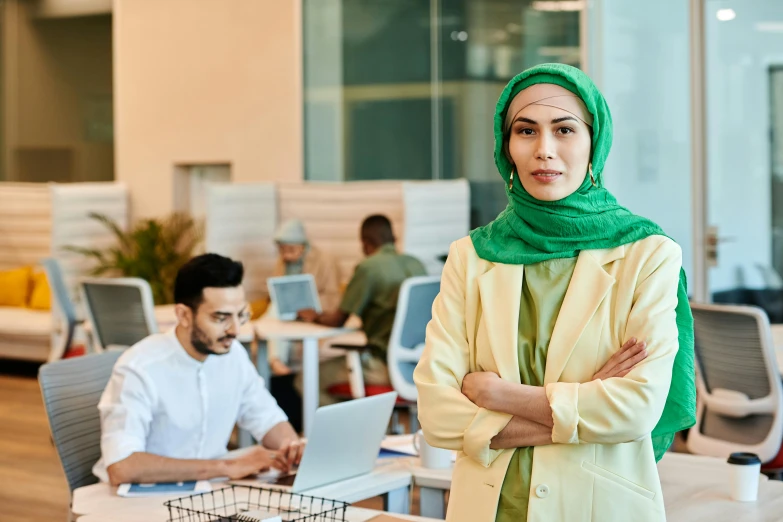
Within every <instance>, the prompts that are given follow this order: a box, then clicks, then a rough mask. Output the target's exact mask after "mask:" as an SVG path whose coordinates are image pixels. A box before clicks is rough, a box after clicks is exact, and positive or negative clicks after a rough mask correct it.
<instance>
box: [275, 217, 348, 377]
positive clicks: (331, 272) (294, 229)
mask: <svg viewBox="0 0 783 522" xmlns="http://www.w3.org/2000/svg"><path fill="white" fill-rule="evenodd" d="M274 240H275V243H276V244H277V249H278V252H279V254H280V256H279V257H278V259H277V264H276V266H275V272H274V276H275V277H280V276H287V275H300V274H312V276H313V278H314V279H315V286H316V288H317V290H318V298H319V299H320V301H321V307H322V308H323V309H325V310H329V309H331V308H332V307H335V306H337V304H338V303H339V301H340V274H339V270H338V267H337V263H336V262H335V260H334V258H332V256H330V255H329V254H327V253H326V252H324V251H322V250H320V249H319V248H317V247H315V246H313V245H311V244H310V241H309V240H308V238H307V233H306V232H305V228H304V225H303V224H302V222H301V221H299V220H298V219H289V220H287V221H285V222H283V223H282V224H281V225H280V226H279V227H278V229H277V231H276V232H275V236H274ZM267 313H273V312H272V310H271V309H269V311H268V312H267ZM267 346H268V350H269V365H270V368H271V370H272V372H273V373H274V374H275V375H286V374H289V373H290V372H291V370H290V368H289V367H288V365H287V363H288V359H289V353H290V348H291V343H290V342H287V341H269V342H268V344H267Z"/></svg>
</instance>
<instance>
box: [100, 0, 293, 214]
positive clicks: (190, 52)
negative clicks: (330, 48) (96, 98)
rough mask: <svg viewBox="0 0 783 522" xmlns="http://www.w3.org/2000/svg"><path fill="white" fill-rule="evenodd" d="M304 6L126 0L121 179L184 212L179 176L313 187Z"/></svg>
mask: <svg viewBox="0 0 783 522" xmlns="http://www.w3.org/2000/svg"><path fill="white" fill-rule="evenodd" d="M300 27H301V14H300V0H166V1H165V2H163V1H161V0H115V3H114V46H115V47H114V79H115V91H114V94H115V105H114V115H115V153H116V164H115V165H116V177H117V179H118V180H119V181H123V182H125V183H126V184H127V185H128V187H129V188H130V191H131V201H132V206H133V215H134V218H138V217H148V216H156V215H162V214H165V213H167V212H170V211H172V210H174V205H175V200H176V198H175V195H174V192H175V186H174V173H175V167H176V165H178V164H199V163H206V164H222V163H229V164H231V177H232V180H233V181H240V182H241V181H264V180H276V181H277V180H279V181H295V180H299V179H301V178H302V171H303V168H302V101H301V99H302V96H301V85H302V81H301V70H302V67H301V63H302V53H301V34H300V33H301V30H300Z"/></svg>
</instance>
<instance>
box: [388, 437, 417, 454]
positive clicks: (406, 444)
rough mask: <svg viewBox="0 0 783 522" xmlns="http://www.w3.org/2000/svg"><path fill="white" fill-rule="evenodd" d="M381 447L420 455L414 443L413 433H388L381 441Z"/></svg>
mask: <svg viewBox="0 0 783 522" xmlns="http://www.w3.org/2000/svg"><path fill="white" fill-rule="evenodd" d="M381 448H383V449H386V450H390V451H396V452H399V453H405V454H406V455H410V456H412V457H418V456H419V452H418V451H416V447H415V446H414V445H413V435H388V436H387V437H386V438H385V439H383V442H381Z"/></svg>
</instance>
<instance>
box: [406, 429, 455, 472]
mask: <svg viewBox="0 0 783 522" xmlns="http://www.w3.org/2000/svg"><path fill="white" fill-rule="evenodd" d="M413 447H414V448H416V451H417V452H419V457H421V465H422V466H423V467H425V468H429V469H446V468H450V467H451V451H449V450H446V449H441V448H434V447H432V446H430V445H429V444H427V441H426V439H425V438H424V433H423V432H422V431H421V430H419V431H417V432H416V433H415V434H414V435H413Z"/></svg>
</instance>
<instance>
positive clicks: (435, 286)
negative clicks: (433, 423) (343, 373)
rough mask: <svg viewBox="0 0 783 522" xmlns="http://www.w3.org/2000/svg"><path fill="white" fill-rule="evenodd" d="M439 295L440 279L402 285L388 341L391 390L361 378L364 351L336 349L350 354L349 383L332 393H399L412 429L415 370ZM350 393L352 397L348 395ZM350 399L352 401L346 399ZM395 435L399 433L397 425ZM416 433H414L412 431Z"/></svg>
mask: <svg viewBox="0 0 783 522" xmlns="http://www.w3.org/2000/svg"><path fill="white" fill-rule="evenodd" d="M438 292H440V276H417V277H411V278H408V279H406V280H405V281H403V283H402V285H401V286H400V294H399V297H398V300H397V312H396V313H395V315H394V325H393V326H392V331H391V335H390V337H389V347H388V350H387V352H386V364H387V366H388V369H389V378H390V380H391V386H390V387H389V386H373V387H367V386H365V384H364V378H363V376H362V364H361V357H360V355H361V353H360V352H361V351H363V347H351V346H345V345H334V347H335V348H344V349H347V350H349V351H348V352H347V354H346V358H347V364H348V370H349V374H350V383H343V384H337V385H335V386H332V387H331V388H330V389H329V392H330V393H331V394H333V395H335V396H338V397H344V398H353V399H358V398H361V397H364V396H366V395H377V394H379V393H386V392H389V391H396V392H397V395H398V397H399V398H398V406H404V407H407V408H408V410H409V411H410V412H411V416H410V419H411V427H412V428H413V427H415V425H416V424H415V423H416V420H417V418H416V415H415V413H416V400H417V398H418V393H417V391H416V385H415V384H414V382H413V370H414V369H415V368H416V364H418V362H419V359H420V358H421V354H422V352H423V351H424V339H425V335H426V330H427V324H428V323H429V322H430V319H432V303H433V301H435V297H436V296H437V295H438ZM348 390H350V394H348V393H347V392H348ZM347 395H350V397H347ZM394 424H395V426H394V429H393V431H399V427H398V426H397V423H396V422H394ZM411 431H415V430H413V429H412V430H411Z"/></svg>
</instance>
